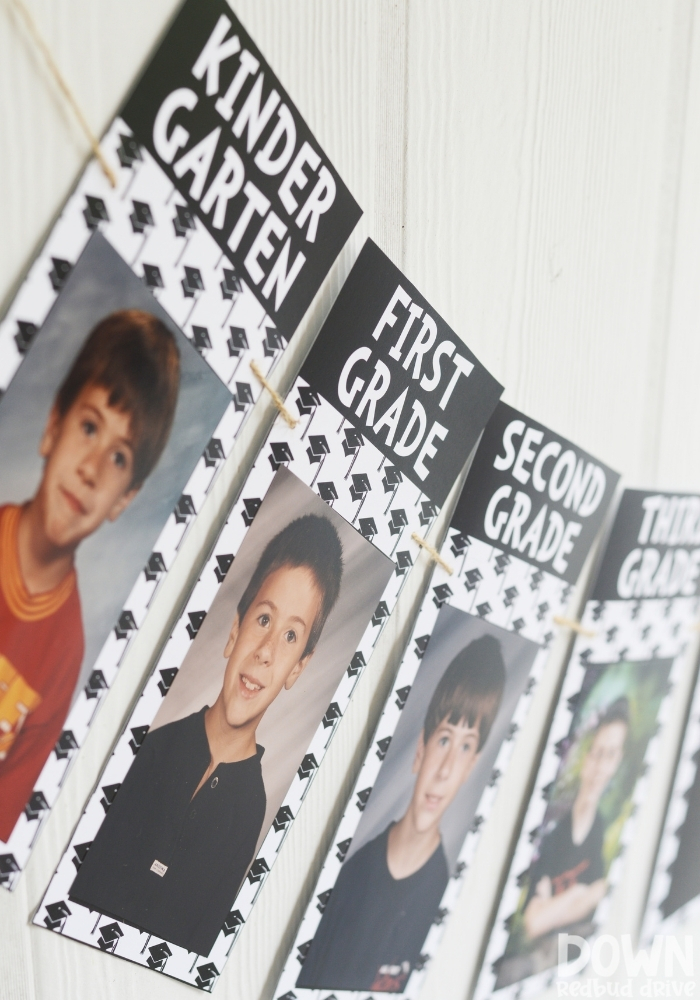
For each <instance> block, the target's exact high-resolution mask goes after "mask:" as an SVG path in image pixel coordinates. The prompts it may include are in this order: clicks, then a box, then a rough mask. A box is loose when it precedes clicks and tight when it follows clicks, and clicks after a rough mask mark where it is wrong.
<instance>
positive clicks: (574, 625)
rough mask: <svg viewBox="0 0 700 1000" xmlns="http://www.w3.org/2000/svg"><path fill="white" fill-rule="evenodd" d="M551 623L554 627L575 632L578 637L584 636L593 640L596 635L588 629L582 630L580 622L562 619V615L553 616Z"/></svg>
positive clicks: (572, 619)
mask: <svg viewBox="0 0 700 1000" xmlns="http://www.w3.org/2000/svg"><path fill="white" fill-rule="evenodd" d="M552 621H553V622H554V624H555V625H562V626H563V627H564V628H570V629H571V631H572V632H577V633H578V634H579V635H585V636H586V637H587V638H588V639H595V637H596V635H597V633H596V632H592V631H591V630H590V629H589V628H584V627H583V625H582V624H581V622H577V621H576V620H575V619H574V618H564V617H562V615H554V617H553V618H552Z"/></svg>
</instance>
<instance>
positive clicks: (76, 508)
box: [59, 486, 87, 515]
mask: <svg viewBox="0 0 700 1000" xmlns="http://www.w3.org/2000/svg"><path fill="white" fill-rule="evenodd" d="M59 489H60V491H61V493H62V494H63V496H64V497H65V499H66V501H67V502H68V506H69V507H70V509H71V510H72V511H73V513H74V514H83V515H84V514H87V511H86V510H85V508H84V507H83V505H82V504H81V502H80V500H78V498H77V497H76V496H75V495H74V494H73V493H71V492H70V490H67V489H66V488H65V486H59Z"/></svg>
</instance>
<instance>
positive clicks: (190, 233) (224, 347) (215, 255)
mask: <svg viewBox="0 0 700 1000" xmlns="http://www.w3.org/2000/svg"><path fill="white" fill-rule="evenodd" d="M102 150H103V152H104V154H105V156H106V157H107V159H108V161H109V163H110V165H111V166H112V167H113V169H114V171H115V174H116V177H117V186H116V188H112V187H111V186H110V185H109V183H108V181H107V179H106V178H105V176H104V174H103V173H102V170H101V168H100V167H99V165H98V164H97V163H96V162H95V161H94V160H93V161H91V162H90V163H89V165H88V166H87V168H86V169H85V171H84V173H83V175H82V177H81V178H80V180H79V181H78V184H77V186H76V188H75V190H74V192H73V193H72V195H71V196H70V198H69V199H68V201H67V202H66V204H65V206H64V209H63V211H62V213H61V215H60V217H59V219H58V220H57V222H56V224H55V226H54V228H53V229H52V231H51V233H50V235H49V237H48V239H47V241H46V244H45V245H44V247H43V248H42V250H41V252H40V253H39V255H38V257H37V258H36V260H35V261H34V263H33V264H32V266H31V268H30V270H29V273H28V274H27V277H26V279H25V280H24V282H23V284H22V286H21V288H20V289H19V291H18V293H17V295H16V296H15V298H14V300H13V302H12V303H11V305H10V307H9V310H8V312H7V314H6V316H5V318H4V319H3V321H2V323H1V324H0V392H2V391H4V390H5V389H7V387H8V385H9V384H10V382H11V381H12V378H13V377H14V375H15V374H16V372H17V370H18V368H19V366H20V365H21V363H22V361H23V360H24V358H25V356H26V354H27V352H28V350H29V349H30V347H31V344H32V341H33V339H34V337H35V335H36V334H37V332H38V331H39V330H40V329H41V326H42V324H43V323H44V320H45V319H46V317H47V315H48V313H49V310H50V309H51V307H52V306H53V304H54V302H55V301H56V298H57V297H58V295H59V294H60V291H61V289H62V287H63V285H64V284H65V281H66V279H67V278H68V275H69V274H70V272H71V270H72V267H73V265H74V263H75V262H76V261H77V259H78V257H79V256H80V254H81V253H82V251H83V249H84V248H85V245H86V243H87V241H88V240H89V238H90V236H91V235H92V233H93V232H94V231H95V230H96V229H99V230H100V232H101V233H102V235H103V236H104V237H105V238H106V239H107V240H108V241H109V243H110V244H111V246H112V247H113V248H114V249H115V250H116V251H117V252H118V253H119V254H120V256H121V257H122V258H123V259H124V260H125V261H126V262H127V263H128V264H129V266H130V267H131V268H132V270H133V271H134V273H135V274H136V275H137V276H138V277H139V278H140V279H141V280H142V281H143V282H144V284H145V285H146V287H147V288H149V289H150V290H151V292H152V293H153V295H154V296H155V297H156V298H157V299H158V301H159V303H160V304H161V305H162V306H163V308H164V309H165V310H166V312H167V313H168V314H169V315H170V316H171V318H172V319H173V321H174V322H175V323H177V325H178V326H179V327H180V329H181V330H182V331H183V332H184V334H185V336H186V337H187V338H188V339H189V340H190V342H191V343H192V345H193V346H194V348H195V349H196V350H197V351H198V352H199V353H200V355H201V356H202V357H203V358H204V359H205V360H206V361H207V362H208V364H209V365H210V367H211V368H212V369H213V370H214V372H215V373H216V374H217V375H218V377H219V378H220V379H221V380H222V381H223V382H224V383H225V384H226V385H227V386H228V388H229V390H230V391H231V393H232V396H233V399H232V402H231V405H230V406H229V407H228V408H227V410H226V412H225V413H224V416H223V417H222V419H221V421H220V423H219V426H218V427H217V429H216V431H215V432H214V435H213V436H212V438H211V440H210V441H209V443H208V445H207V447H206V449H205V451H204V454H203V455H202V457H201V459H200V460H199V462H198V463H197V466H196V467H195V469H194V471H193V472H192V474H191V476H190V479H189V481H188V483H187V485H186V487H185V489H184V490H183V493H182V495H181V497H180V499H179V501H178V503H177V505H176V507H175V510H174V511H173V512H172V514H171V515H170V517H169V518H168V521H167V522H166V524H165V526H164V527H163V530H162V531H161V534H160V536H159V538H158V541H157V542H156V545H155V547H154V550H153V552H152V553H151V555H150V557H149V560H148V563H147V564H146V566H145V567H144V569H143V571H142V572H141V573H140V574H139V576H138V579H137V580H136V582H135V584H134V586H133V589H132V591H131V594H130V595H129V598H128V600H127V602H126V604H125V606H124V608H123V610H122V612H121V614H120V616H119V619H118V621H117V622H116V623H115V626H114V629H113V630H112V632H111V633H110V635H109V637H108V639H107V640H106V642H105V644H104V646H103V648H102V650H101V652H100V654H99V656H98V659H97V661H96V662H95V663H94V665H93V667H92V671H91V674H90V677H89V679H88V682H87V684H86V686H85V688H84V689H83V691H82V692H81V693H80V695H79V696H78V698H77V700H76V701H75V703H74V705H73V707H72V709H71V711H70V714H69V716H68V718H67V719H66V722H65V726H64V730H63V732H62V734H61V736H60V737H59V740H58V742H57V743H56V747H55V749H54V751H53V752H52V754H51V755H50V757H49V759H48V760H47V762H46V764H45V766H44V768H43V770H42V772H41V775H40V776H39V778H38V780H37V783H36V785H35V788H34V790H33V793H32V796H31V798H30V800H29V802H28V803H27V805H26V807H25V810H24V813H23V814H22V815H21V816H20V818H19V820H18V822H17V824H16V825H15V828H14V830H13V832H12V834H11V836H10V839H9V840H8V841H7V843H3V842H0V885H2V886H3V887H4V888H6V889H13V888H14V887H15V885H16V884H17V880H18V879H19V876H20V874H21V872H22V870H23V869H24V868H25V867H26V864H27V862H28V860H29V857H30V854H31V851H32V848H33V846H34V843H35V841H36V839H37V837H38V835H39V832H40V830H41V828H42V826H43V824H44V822H45V820H46V819H47V818H48V815H49V813H50V811H51V808H52V807H53V805H54V803H55V801H56V799H57V797H58V794H59V792H60V790H61V787H62V785H63V783H64V781H65V778H66V775H67V773H68V770H69V768H70V765H71V763H72V761H73V760H74V759H75V757H76V755H77V753H78V751H79V750H80V747H81V746H82V745H83V743H84V741H85V737H86V735H87V732H88V729H89V727H90V725H91V723H92V721H93V719H94V717H95V714H96V711H97V709H98V707H99V706H100V704H101V703H102V701H103V700H104V697H105V696H106V694H107V692H108V690H109V688H110V687H111V686H112V684H113V682H114V679H115V677H116V673H117V670H118V668H119V665H120V664H121V662H122V660H123V659H124V656H125V654H126V651H127V649H128V648H129V646H130V645H131V643H132V641H133V639H134V637H135V635H136V633H137V632H138V630H139V629H140V628H141V627H142V625H143V623H144V621H145V619H146V615H147V613H148V609H149V607H150V604H151V602H152V600H153V597H154V595H155V592H156V590H157V589H158V587H159V586H160V584H161V583H162V581H163V579H164V578H165V576H166V574H167V573H168V571H169V570H170V568H171V567H172V564H173V561H174V559H175V556H176V554H177V551H178V549H179V547H180V545H181V544H182V541H183V539H184V536H185V534H186V533H187V531H188V529H189V528H190V526H191V525H192V523H193V522H194V520H195V518H196V517H197V514H198V513H199V511H200V510H201V507H202V504H203V503H204V500H205V498H206V496H207V494H208V492H209V490H210V488H211V486H212V483H213V480H214V477H215V476H216V473H217V472H218V470H219V469H220V467H221V466H222V464H223V462H224V461H225V459H226V458H227V457H228V456H229V455H230V453H231V450H232V448H233V445H234V442H235V440H236V438H237V436H238V434H239V433H240V431H241V428H242V427H243V425H244V423H245V421H246V419H247V417H248V414H249V413H250V412H251V410H252V409H253V406H254V404H255V402H256V400H257V399H258V398H259V396H260V393H261V391H262V389H261V386H260V384H259V382H258V380H257V379H256V378H255V377H254V376H253V374H252V372H251V370H250V361H251V360H252V359H255V360H256V361H257V363H258V365H259V366H260V369H261V370H262V372H263V373H264V374H266V375H269V374H270V372H271V371H272V369H273V368H274V367H275V365H276V364H277V362H278V360H279V358H280V357H281V355H282V353H283V351H284V349H285V347H286V342H285V340H284V339H283V338H282V337H280V336H279V335H278V334H277V332H276V330H275V327H274V323H273V322H272V320H271V319H270V318H269V316H268V315H267V314H266V313H265V311H264V309H263V307H262V306H261V305H260V303H259V302H258V300H257V299H256V297H255V295H254V294H253V293H252V292H251V290H250V288H249V287H248V286H247V285H246V283H245V281H243V280H240V279H239V278H238V277H237V276H236V274H235V273H234V272H233V270H232V269H231V266H230V264H229V263H228V261H227V260H226V258H225V257H224V256H223V255H222V253H221V251H220V249H219V247H218V246H217V245H216V244H215V242H214V240H213V239H212V237H211V236H210V235H209V233H208V232H207V230H206V229H205V227H204V226H203V225H202V224H201V223H200V222H199V221H198V220H197V219H196V217H195V216H194V214H193V213H192V212H191V211H190V209H189V208H188V207H187V205H186V202H185V200H184V198H183V197H182V196H181V195H180V194H179V193H178V192H177V191H176V189H175V188H174V186H173V185H172V184H171V182H170V181H169V180H168V178H167V177H166V176H165V174H164V173H163V171H162V170H161V169H160V167H159V166H158V165H157V164H156V163H155V161H154V160H153V159H152V157H150V155H149V154H148V152H147V151H146V150H144V149H143V148H142V147H141V146H139V145H138V143H136V142H135V140H134V139H133V136H132V135H131V132H130V130H129V129H128V128H127V126H126V125H125V124H124V122H123V121H121V120H120V119H119V118H117V119H116V120H115V121H114V123H113V124H112V126H111V127H110V129H109V131H108V132H107V134H106V135H105V136H104V139H103V142H102Z"/></svg>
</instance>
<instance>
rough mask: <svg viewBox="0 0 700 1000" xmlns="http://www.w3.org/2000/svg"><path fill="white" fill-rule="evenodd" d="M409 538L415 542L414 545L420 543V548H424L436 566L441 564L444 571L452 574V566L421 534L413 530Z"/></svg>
mask: <svg viewBox="0 0 700 1000" xmlns="http://www.w3.org/2000/svg"><path fill="white" fill-rule="evenodd" d="M411 538H412V539H413V541H414V542H415V543H416V545H420V547H421V548H422V549H425V551H426V552H427V553H428V555H429V556H430V557H431V559H433V560H434V561H435V562H436V563H437V564H438V566H442V568H443V569H444V570H445V572H446V573H449V575H450V576H452V574H453V573H454V569H453V568H452V566H450V564H449V563H448V562H445V560H444V559H443V558H442V556H441V555H440V553H439V552H438V550H437V549H436V548H433V546H432V545H431V544H430V542H426V540H425V539H424V538H421V536H420V535H419V534H418V532H417V531H414V532H413V534H412V535H411Z"/></svg>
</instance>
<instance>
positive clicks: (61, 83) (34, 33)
mask: <svg viewBox="0 0 700 1000" xmlns="http://www.w3.org/2000/svg"><path fill="white" fill-rule="evenodd" d="M10 3H11V5H12V6H13V7H14V8H15V10H16V11H17V13H18V14H19V15H20V16H21V18H22V20H23V21H24V24H25V27H26V28H27V31H28V32H29V35H30V37H31V39H32V41H33V42H34V44H35V45H36V47H37V48H38V49H39V51H40V52H41V54H42V55H43V57H44V60H45V62H46V65H47V67H48V69H49V71H50V73H51V75H52V76H53V78H54V81H55V83H56V86H57V87H58V89H59V91H60V92H61V94H63V97H64V99H65V101H66V102H67V104H68V105H69V106H70V108H71V109H72V111H73V114H74V115H75V117H76V119H77V121H78V124H79V125H80V127H81V129H82V130H83V132H84V134H85V137H86V138H87V140H88V142H89V143H90V148H91V149H92V152H93V154H94V156H95V158H96V160H97V162H98V163H99V164H100V166H101V167H102V170H103V172H104V175H105V177H106V178H107V180H108V181H109V183H110V184H111V185H112V187H113V188H115V187H116V186H117V175H116V174H115V173H114V171H113V170H112V168H111V167H110V165H109V163H107V160H106V159H105V156H104V153H103V152H102V149H101V148H100V144H99V142H98V141H97V137H96V136H95V133H94V132H93V131H92V129H91V128H90V126H89V125H88V123H87V119H86V118H85V115H84V114H83V112H82V111H81V109H80V105H79V104H78V102H77V100H76V98H75V95H74V94H73V91H72V90H71V89H70V87H69V86H68V82H67V80H66V78H65V77H64V75H63V73H62V72H61V70H60V69H59V68H58V65H57V63H56V60H55V59H54V57H53V56H52V55H51V50H50V49H49V47H48V45H47V44H46V42H45V41H44V38H43V37H42V35H41V32H40V31H39V29H38V27H37V24H36V21H35V20H34V18H33V17H32V15H31V12H30V11H29V9H28V8H27V7H26V6H25V4H24V0H10Z"/></svg>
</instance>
